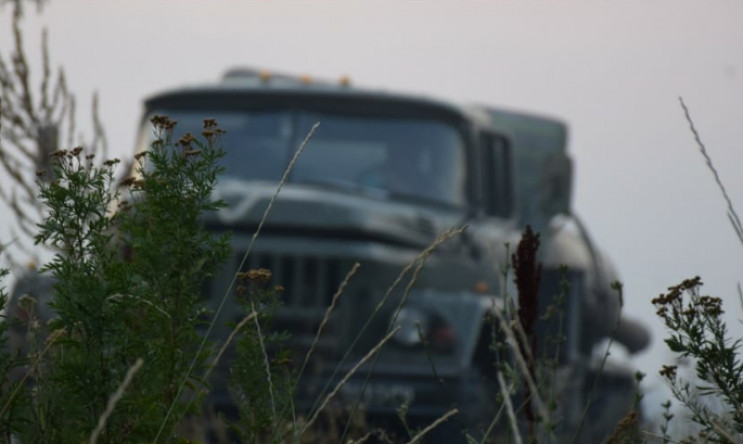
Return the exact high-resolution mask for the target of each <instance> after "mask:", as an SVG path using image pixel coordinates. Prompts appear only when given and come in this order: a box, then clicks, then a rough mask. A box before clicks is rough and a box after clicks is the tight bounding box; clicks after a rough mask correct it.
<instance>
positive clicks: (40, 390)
mask: <svg viewBox="0 0 743 444" xmlns="http://www.w3.org/2000/svg"><path fill="white" fill-rule="evenodd" d="M153 123H154V124H155V128H156V131H157V133H158V136H159V138H158V140H157V141H156V142H155V143H154V144H153V145H152V148H151V150H150V151H149V152H147V154H145V155H140V156H138V160H139V166H138V168H137V171H136V178H130V179H127V180H125V181H124V182H123V184H122V185H123V186H126V187H128V190H127V196H126V197H127V199H128V200H127V201H124V200H122V199H121V198H120V193H119V191H118V190H117V189H116V188H115V184H114V168H115V166H116V165H117V163H118V161H117V160H114V161H107V162H104V163H103V165H102V166H96V165H95V164H94V162H93V157H92V156H83V155H82V148H75V149H74V150H72V151H69V152H67V151H58V152H56V153H54V154H53V171H52V173H51V177H49V180H47V181H44V182H41V183H40V186H41V194H40V197H41V201H42V202H43V203H44V205H45V206H46V208H47V209H48V213H47V215H46V217H45V218H44V221H43V222H42V224H40V232H39V234H38V236H37V237H36V242H39V243H41V242H43V243H47V244H49V245H51V246H52V247H54V248H55V250H56V251H57V253H56V255H55V257H54V259H53V260H52V261H51V262H50V263H49V264H47V265H46V266H45V267H43V269H42V271H43V272H50V273H51V274H52V276H53V277H54V279H55V282H56V283H55V286H54V290H55V291H54V296H53V299H52V302H51V305H52V306H53V308H54V310H55V312H56V313H57V315H58V317H57V318H56V319H54V320H52V321H51V322H50V328H51V332H52V333H51V335H50V337H49V339H48V340H47V342H48V350H45V355H44V359H43V360H41V361H40V362H39V365H38V368H37V369H36V371H37V373H38V374H37V375H36V376H37V377H36V378H35V379H36V380H35V389H34V391H33V397H32V400H31V401H32V405H33V413H32V416H33V418H32V419H31V424H33V427H28V428H26V429H25V430H23V431H22V433H20V434H19V437H20V438H21V440H22V442H59V443H67V442H70V443H72V442H74V443H78V442H82V441H87V439H88V437H89V436H90V434H91V431H92V430H93V429H94V428H95V427H96V424H97V423H98V421H99V418H102V417H103V416H104V411H106V408H107V406H108V404H109V398H110V397H111V395H112V394H113V393H115V392H116V390H117V388H118V387H119V384H121V382H122V381H123V380H124V377H125V375H126V374H127V372H128V370H129V369H130V368H131V367H132V365H133V364H134V362H135V361H136V360H137V359H139V358H141V359H142V360H143V362H144V364H143V366H142V368H141V370H139V371H138V373H137V374H136V376H135V377H134V378H133V380H132V382H131V384H130V385H129V386H128V387H127V389H126V391H125V393H124V394H123V396H122V397H121V398H120V399H118V401H117V404H116V406H115V409H114V410H113V411H111V412H110V414H109V413H107V414H106V417H105V421H106V423H105V427H104V429H103V433H101V434H100V435H99V437H98V442H117V443H119V442H144V441H151V440H152V438H153V437H155V436H156V434H157V432H158V430H159V429H160V428H161V427H162V426H164V427H165V429H166V430H172V429H173V428H174V427H175V424H177V423H178V422H179V421H180V420H181V419H182V418H183V417H184V416H185V415H186V414H187V413H189V409H188V406H189V405H192V404H190V403H188V402H186V401H185V400H183V398H184V397H179V394H180V387H181V384H182V381H186V382H187V383H188V386H189V387H191V388H192V389H194V390H196V391H197V392H199V391H200V390H199V388H200V387H203V383H202V382H201V380H200V377H199V375H203V374H204V371H205V367H206V362H207V359H208V357H209V349H208V348H201V347H197V346H196V344H198V343H199V342H200V338H199V335H198V332H197V330H196V328H197V325H198V320H199V318H200V316H201V315H203V313H204V311H203V310H204V309H203V307H202V305H203V301H202V300H201V288H202V285H203V282H204V280H205V279H206V278H207V277H208V276H210V275H211V274H213V273H214V272H215V270H216V269H217V267H218V266H219V265H220V263H221V262H222V261H223V260H224V259H225V258H226V256H227V254H228V252H229V247H228V242H227V237H226V236H225V235H223V236H222V237H220V238H214V237H213V236H212V235H210V234H209V233H208V232H207V231H205V229H204V228H203V226H202V223H201V220H200V218H201V216H202V215H203V214H204V213H205V212H208V211H214V210H217V209H218V208H220V207H221V203H220V202H215V201H213V200H212V199H211V192H212V190H213V188H214V186H215V185H216V180H217V175H218V173H219V172H220V169H219V167H218V166H217V161H218V159H219V158H220V157H221V156H222V155H223V152H222V150H221V148H219V146H218V141H219V135H220V131H221V130H220V129H219V128H217V126H216V123H215V122H214V121H205V128H204V133H203V136H204V138H205V142H200V141H198V140H196V139H195V138H194V137H193V136H191V135H189V134H186V135H185V136H183V137H182V138H181V139H180V140H178V141H177V142H174V141H173V139H172V131H173V128H174V126H175V124H174V123H173V122H171V121H169V120H168V119H167V118H164V117H158V118H155V119H153ZM171 409H172V410H173V411H174V412H175V414H171V415H167V412H168V411H170V410H171ZM164 418H169V419H168V421H169V422H168V423H167V424H162V422H163V421H164Z"/></svg>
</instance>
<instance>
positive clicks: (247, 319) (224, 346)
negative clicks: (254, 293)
mask: <svg viewBox="0 0 743 444" xmlns="http://www.w3.org/2000/svg"><path fill="white" fill-rule="evenodd" d="M256 316H258V314H257V313H256V312H255V311H254V312H253V313H250V314H249V315H247V316H245V317H244V318H243V320H242V321H240V322H239V323H238V324H237V325H236V326H235V328H234V329H232V332H231V333H230V336H229V337H228V338H227V340H226V341H224V344H222V348H220V349H219V353H217V356H216V357H215V358H214V362H212V365H211V366H210V367H209V370H207V371H206V374H205V375H204V379H205V380H206V379H209V375H211V373H212V370H214V368H215V367H216V366H217V364H219V360H220V359H222V355H224V353H225V352H226V351H227V348H228V347H229V346H230V344H231V343H232V341H233V340H234V339H235V336H237V334H238V333H239V332H240V330H242V328H243V327H245V324H247V323H248V322H250V321H251V320H252V319H253V318H254V317H256Z"/></svg>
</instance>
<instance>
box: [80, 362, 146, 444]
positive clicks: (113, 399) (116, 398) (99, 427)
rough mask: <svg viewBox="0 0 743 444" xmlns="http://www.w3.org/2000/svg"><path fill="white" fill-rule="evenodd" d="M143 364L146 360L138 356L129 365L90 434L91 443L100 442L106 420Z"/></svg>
mask: <svg viewBox="0 0 743 444" xmlns="http://www.w3.org/2000/svg"><path fill="white" fill-rule="evenodd" d="M142 364H144V361H143V360H142V358H138V359H137V361H136V362H135V363H134V365H132V366H131V367H129V370H127V372H126V375H125V376H124V380H123V381H121V384H119V386H118V387H117V388H116V391H115V392H114V394H113V395H111V397H110V398H109V400H108V404H106V410H105V411H104V412H103V414H102V415H101V417H100V418H98V425H96V427H95V429H94V430H93V432H92V433H91V434H90V440H89V441H88V443H89V444H96V443H97V442H98V437H99V436H100V435H101V433H102V432H103V429H104V428H105V427H106V421H108V417H109V416H111V413H113V411H114V407H116V403H117V402H119V400H120V399H121V398H122V397H123V396H124V391H126V388H127V387H129V384H131V382H132V379H134V375H135V374H136V373H137V372H138V371H139V369H140V368H142Z"/></svg>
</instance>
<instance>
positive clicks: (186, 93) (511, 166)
mask: <svg viewBox="0 0 743 444" xmlns="http://www.w3.org/2000/svg"><path fill="white" fill-rule="evenodd" d="M156 114H165V115H168V116H169V117H171V118H172V119H174V120H176V121H178V131H179V132H180V131H182V132H186V131H190V132H192V133H194V134H197V133H198V132H200V130H201V124H202V119H203V118H206V117H208V118H214V119H216V120H217V122H219V124H220V126H221V127H222V128H223V129H225V130H226V133H225V134H224V135H223V137H222V144H223V146H224V148H225V149H226V151H227V154H226V157H225V158H224V162H223V166H224V167H225V172H224V175H223V177H222V178H221V180H220V182H219V184H218V188H217V190H216V195H217V197H218V198H221V199H223V200H224V201H226V202H227V204H228V207H227V208H225V209H223V210H221V211H219V212H218V213H215V214H213V215H212V216H210V217H209V218H208V219H207V220H205V224H206V226H207V227H209V229H211V230H214V231H215V232H221V231H225V230H228V231H231V232H232V233H233V235H232V245H233V255H232V257H231V259H230V260H229V261H228V262H227V263H226V264H225V266H224V267H223V271H222V272H221V274H219V275H217V276H215V277H214V278H213V279H211V280H210V281H209V283H208V285H207V288H205V297H206V298H207V301H208V302H207V303H208V304H209V305H210V306H211V307H212V308H216V307H217V305H218V303H219V300H220V299H221V297H222V295H224V294H225V292H226V291H227V290H228V287H229V284H230V282H231V281H232V277H233V276H234V273H235V272H236V271H246V270H248V269H255V268H267V269H270V270H271V272H272V275H273V283H275V284H280V285H282V286H283V287H285V291H284V292H283V295H282V301H281V302H282V304H281V307H280V308H279V309H278V311H277V313H276V315H275V320H274V324H273V328H274V329H276V330H279V331H287V332H289V333H290V339H288V341H287V344H286V345H287V346H288V347H289V348H290V349H292V350H293V351H294V353H295V354H296V356H304V354H305V353H306V352H307V351H308V349H309V347H310V344H311V343H312V341H313V339H314V338H315V335H316V332H317V329H318V327H319V325H320V323H321V321H322V319H323V316H324V314H325V311H326V309H327V308H328V306H329V304H330V303H331V299H332V297H333V295H334V293H335V292H336V290H337V289H338V287H339V285H340V283H341V281H342V280H343V279H344V277H345V276H346V274H347V273H348V272H349V270H350V269H351V267H352V266H353V264H354V263H356V262H359V263H360V264H361V267H360V269H359V271H358V272H357V274H356V275H355V276H353V278H352V279H351V280H350V281H349V282H348V285H347V287H346V288H345V290H344V293H343V295H342V296H341V297H340V298H339V301H338V304H337V306H336V307H335V309H334V310H333V312H332V315H331V316H330V319H329V322H328V326H327V328H326V331H325V332H324V333H323V335H322V336H321V337H320V338H319V342H318V344H317V347H316V349H315V350H314V353H313V355H312V359H311V365H310V366H309V367H308V369H307V371H306V372H305V373H304V374H303V375H302V379H301V381H300V384H299V387H298V390H297V395H296V404H297V407H298V409H299V410H300V411H301V412H304V413H307V412H309V411H310V410H311V409H313V408H314V407H316V406H317V400H318V398H319V397H320V396H322V395H323V394H324V393H326V390H327V387H328V386H332V385H334V384H335V382H337V381H338V380H339V379H340V377H341V376H342V375H345V373H346V372H347V371H348V370H349V369H350V368H351V367H352V366H353V365H355V364H356V362H358V360H359V359H360V358H361V357H362V356H363V355H365V354H366V353H367V352H368V351H369V350H370V349H371V348H372V347H373V346H374V345H376V344H377V342H378V341H379V340H380V339H381V338H382V337H383V336H384V335H385V334H386V333H387V332H388V331H390V329H391V328H392V327H399V330H398V331H397V332H396V333H395V334H394V336H393V337H392V339H391V340H390V341H389V342H388V343H387V344H386V345H385V346H384V348H383V349H382V351H381V352H380V354H379V355H378V357H377V358H376V359H375V360H374V361H373V363H369V364H367V365H366V366H364V367H363V368H362V369H361V370H360V371H359V372H357V373H356V375H355V376H354V377H353V378H352V379H351V380H350V381H349V382H348V383H347V384H346V385H345V386H344V387H343V388H342V389H341V391H340V394H339V399H340V401H341V403H342V404H343V405H344V406H346V407H353V406H355V405H359V404H360V405H362V407H363V411H364V414H365V415H366V416H367V419H368V421H370V422H371V423H376V424H383V425H385V426H388V427H389V426H390V424H399V419H397V414H398V409H399V408H400V407H401V406H402V405H405V408H406V409H407V418H408V422H409V424H410V425H411V426H425V425H427V424H428V423H430V422H431V421H433V420H435V419H436V418H438V417H440V416H441V415H442V414H443V413H445V412H446V411H447V410H449V409H450V408H451V406H456V407H457V408H458V409H459V414H458V415H457V416H456V417H455V418H453V419H451V420H449V421H447V423H446V424H445V425H444V426H442V427H440V428H439V429H438V431H437V433H438V434H437V435H432V439H433V440H434V441H436V440H439V441H444V440H446V441H447V442H448V441H449V440H452V439H457V440H463V439H464V438H463V435H462V431H463V430H467V431H468V432H469V433H471V434H472V435H473V436H476V437H478V436H482V434H483V433H484V431H485V430H486V429H487V428H488V427H489V425H490V422H491V421H492V419H493V418H494V417H495V414H496V412H497V411H498V409H499V407H500V405H499V404H500V403H499V402H498V401H497V394H498V390H499V389H498V383H497V381H496V377H495V366H494V360H495V358H496V356H495V352H494V351H493V349H492V347H491V345H492V340H493V333H492V332H493V327H492V325H493V323H492V313H493V311H494V310H503V309H504V307H506V305H507V304H506V303H505V298H506V297H510V298H514V299H515V296H516V290H515V287H514V285H513V278H512V276H506V275H505V274H504V272H503V270H504V267H505V265H506V264H507V262H508V261H509V260H510V258H509V257H508V253H509V247H507V245H510V248H511V252H512V250H513V248H515V246H516V244H517V243H518V241H519V238H520V236H521V233H522V232H523V230H524V229H525V227H526V226H527V225H530V226H531V227H532V228H533V229H534V230H535V231H537V232H539V233H540V235H541V242H542V247H541V248H540V250H539V257H538V259H539V260H540V261H541V263H542V264H543V270H542V279H541V285H540V293H539V304H538V305H539V312H540V314H544V311H545V310H546V308H547V306H549V305H550V304H551V303H553V302H554V298H555V296H556V295H558V294H560V292H561V290H560V288H561V287H560V282H561V281H563V280H566V281H567V282H568V283H569V290H568V292H567V294H566V295H565V298H564V303H563V306H562V309H563V310H564V319H563V321H562V322H560V327H559V328H560V329H561V330H562V334H564V335H565V336H566V340H565V341H564V342H563V343H562V344H561V345H560V350H559V355H558V356H559V365H558V369H557V371H556V372H555V374H556V375H558V377H557V378H555V382H554V384H555V387H556V390H558V391H559V393H560V396H559V399H561V401H562V402H561V405H560V408H559V410H558V412H557V413H556V414H557V415H558V416H559V417H560V419H561V425H560V427H559V428H558V436H564V437H568V436H571V435H572V433H573V432H574V430H575V429H576V428H577V426H578V424H579V423H580V422H581V419H582V418H583V417H584V415H583V408H584V406H585V404H586V402H587V400H588V398H589V392H591V391H592V387H593V384H594V381H595V380H596V378H597V377H599V375H598V374H597V372H598V367H599V366H598V363H597V360H596V359H595V356H594V349H595V348H596V346H597V344H599V343H601V342H602V341H605V340H606V338H607V337H608V336H610V335H611V334H612V333H613V332H614V330H615V326H618V327H617V328H616V339H617V341H618V342H619V343H621V344H622V345H623V346H624V347H625V348H626V349H627V350H628V352H629V353H634V352H637V351H639V350H641V349H643V348H644V347H645V346H646V345H647V343H648V341H649V336H648V333H647V331H646V330H645V329H644V328H643V326H641V325H639V324H637V323H635V322H633V321H630V320H628V319H625V318H622V317H621V316H622V315H621V313H620V304H619V300H618V297H617V293H616V291H614V290H612V289H611V286H610V284H611V282H612V281H614V280H616V279H617V275H616V272H615V270H614V268H613V266H612V265H611V263H610V261H609V260H608V258H607V257H606V255H605V254H603V253H602V252H601V251H600V250H599V249H598V247H597V246H596V245H595V244H594V242H593V241H592V240H591V238H590V236H589V234H588V232H587V230H586V228H585V227H584V225H583V224H582V223H581V221H580V219H579V218H578V217H577V216H576V215H575V214H574V212H573V211H572V206H571V197H572V190H571V186H572V176H573V171H572V162H571V159H570V156H569V155H568V153H567V151H566V146H567V140H568V129H567V126H566V125H565V124H564V123H563V122H561V121H559V120H557V119H553V118H547V117H541V116H535V115H531V114H526V113H520V112H511V111H505V110H502V109H497V108H492V107H489V106H481V105H459V104H455V103H450V102H447V101H441V100H435V99H431V98H427V97H419V96H414V95H406V94H398V93H389V92H384V91H374V90H366V89H361V88H356V87H353V86H351V85H350V83H349V82H348V81H347V80H346V79H343V80H341V81H339V82H329V81H318V80H314V79H311V78H309V77H305V76H290V75H282V74H274V73H270V72H266V71H257V70H252V69H235V70H231V71H229V72H228V73H227V74H226V75H225V76H224V77H223V79H221V81H219V82H216V83H211V84H207V85H202V86H194V87H187V88H179V89H174V90H170V91H166V92H162V93H160V94H157V95H154V96H152V97H150V98H149V99H147V100H146V102H145V113H144V116H143V119H142V123H141V129H140V137H139V142H138V150H139V151H142V150H145V149H147V148H148V146H149V144H150V143H151V142H152V140H153V137H154V135H153V131H152V129H151V127H150V125H149V119H150V117H151V116H153V115H156ZM316 122H320V127H319V129H318V130H317V131H316V133H315V134H314V136H313V137H312V139H311V140H310V142H309V144H308V145H307V148H306V150H305V152H304V153H303V154H302V155H301V157H300V158H299V160H298V161H297V163H296V165H295V166H294V168H293V169H292V170H291V171H290V173H289V176H288V180H287V182H286V184H285V186H284V188H283V189H282V191H281V195H280V196H279V198H278V200H277V201H276V202H275V205H274V207H273V209H272V211H271V213H270V214H269V216H268V218H267V220H266V221H265V225H264V226H263V229H262V232H261V234H260V236H259V237H258V239H257V241H256V243H255V245H254V247H253V248H252V250H251V251H250V254H249V256H248V258H247V261H246V264H245V265H243V267H242V270H241V269H240V264H241V263H242V260H243V256H245V254H246V252H247V250H248V246H249V244H250V242H251V238H252V235H253V233H254V232H255V230H256V229H257V227H258V224H259V222H260V220H261V218H262V216H263V214H264V212H265V209H266V207H267V205H268V203H269V201H270V200H271V197H272V195H273V194H274V193H275V191H276V186H277V183H278V181H279V179H280V178H281V177H282V174H283V173H284V171H285V169H286V168H287V166H288V164H289V162H290V160H291V158H292V157H293V155H294V154H295V151H296V149H297V147H298V146H299V145H300V143H301V141H302V140H303V139H304V137H305V136H306V135H307V133H308V131H309V130H310V128H311V127H312V126H313V125H314V124H315V123H316ZM464 225H466V226H467V228H466V230H465V231H464V232H463V233H462V234H461V235H458V236H455V237H453V238H452V239H450V240H448V241H447V242H445V243H443V244H442V245H440V246H439V247H438V248H436V250H435V251H434V252H433V253H432V254H431V255H430V257H428V259H427V261H426V264H425V266H424V267H423V268H422V270H421V272H420V274H419V275H418V276H417V278H416V280H415V282H414V284H413V286H412V287H411V289H410V292H409V294H408V295H407V296H406V299H405V303H404V304H402V306H401V308H399V309H398V307H399V306H400V303H401V301H402V298H403V297H405V293H406V292H405V285H400V286H397V287H395V288H394V289H393V290H392V291H391V292H390V294H389V296H386V295H387V293H388V290H389V289H390V287H391V286H392V284H393V282H394V281H395V279H396V278H397V277H398V275H400V273H401V271H402V270H403V269H404V268H405V267H406V266H407V265H408V264H410V263H411V262H413V261H414V260H415V259H416V257H418V255H419V254H420V253H421V251H422V250H424V249H425V248H427V247H428V246H430V245H431V244H432V243H434V242H435V241H436V239H437V237H438V236H439V235H441V234H442V233H444V232H445V231H446V230H448V229H450V228H452V227H460V226H464ZM563 265H565V266H566V267H567V271H564V270H562V269H561V266H563ZM408 277H410V274H408ZM405 282H406V283H407V281H405ZM25 290H28V289H25ZM241 317H242V314H241V312H240V310H239V309H238V307H237V305H236V303H235V302H234V298H230V299H229V300H228V303H227V305H226V306H225V307H224V309H223V310H222V311H221V313H220V315H219V321H218V325H219V326H222V325H224V324H225V323H227V322H229V321H239V320H240V318H241ZM546 324H549V325H548V326H546V327H543V328H542V330H540V334H541V335H550V334H552V335H557V334H560V332H558V331H555V328H556V327H557V326H556V324H555V322H554V321H552V322H551V323H546ZM228 334H229V329H228V328H227V327H218V328H217V330H216V331H215V333H213V336H212V337H213V339H217V340H219V339H224V338H226V337H227V335H228ZM540 343H546V341H540ZM228 373H229V367H228V366H223V368H221V369H220V371H219V372H217V376H216V377H215V379H214V380H213V385H214V390H213V392H212V394H211V399H210V401H211V402H212V403H213V404H215V405H216V406H217V408H219V409H224V410H229V408H230V407H229V406H230V404H231V400H230V396H229V390H228V389H227V385H226V384H225V383H224V381H225V380H226V378H227V376H228ZM633 375H634V372H633V370H632V369H631V368H630V367H629V366H626V365H622V364H621V363H610V364H609V365H607V366H606V367H605V368H604V369H603V373H602V374H601V375H600V379H599V384H598V386H597V387H598V389H597V391H596V392H595V393H594V395H593V398H594V400H593V403H592V404H591V406H590V409H589V413H588V415H587V417H586V421H585V425H584V426H583V431H582V434H581V439H580V442H586V443H589V442H590V443H593V442H601V441H602V440H603V439H604V438H605V437H606V436H608V434H609V433H610V432H611V430H612V429H613V427H614V425H615V424H616V422H617V421H618V420H619V419H621V417H622V416H623V415H624V414H625V413H626V412H627V411H628V410H629V409H630V407H631V405H632V402H633V396H634V393H635V390H636V387H635V385H636V383H635V380H634V376H633ZM502 422H503V424H501V425H497V427H496V428H504V427H505V425H504V424H505V420H504V421H502ZM492 436H495V435H492Z"/></svg>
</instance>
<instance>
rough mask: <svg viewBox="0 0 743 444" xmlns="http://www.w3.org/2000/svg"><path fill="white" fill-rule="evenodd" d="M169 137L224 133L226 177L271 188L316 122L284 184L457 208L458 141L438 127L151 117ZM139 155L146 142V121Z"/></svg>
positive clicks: (278, 114)
mask: <svg viewBox="0 0 743 444" xmlns="http://www.w3.org/2000/svg"><path fill="white" fill-rule="evenodd" d="M154 114H166V115H168V116H169V117H170V118H172V119H174V120H176V121H177V122H178V126H177V127H176V134H178V135H179V134H182V133H185V132H191V133H193V134H195V135H196V134H200V133H201V131H202V122H203V119H204V118H215V119H216V120H217V122H218V123H219V126H220V127H221V128H223V129H224V130H226V134H224V135H223V138H222V146H223V147H224V149H225V150H226V151H227V155H226V156H225V157H224V159H223V166H224V167H225V176H226V177H232V178H237V179H241V180H248V181H268V182H272V183H276V182H278V180H279V179H280V178H281V176H282V174H283V173H284V170H285V168H286V167H287V165H288V164H289V161H290V160H291V158H292V156H293V155H294V152H295V151H296V149H297V148H298V147H299V144H300V143H301V141H302V139H303V138H304V137H305V136H306V134H307V133H308V132H309V130H310V128H311V127H312V125H313V124H315V123H316V122H320V127H319V128H318V130H317V132H316V133H315V135H314V136H313V137H312V140H311V141H310V142H309V144H308V145H307V148H306V150H305V151H304V153H303V154H302V156H301V157H300V158H299V160H298V161H297V163H296V165H295V166H294V169H293V170H292V172H291V174H290V176H289V182H290V183H302V184H307V185H312V186H322V187H330V188H334V189H339V190H342V191H345V192H356V193H362V194H368V195H374V196H381V197H389V198H403V199H418V200H424V201H429V202H432V203H439V204H447V205H454V206H463V205H464V203H465V177H464V171H465V165H464V162H465V160H464V142H463V140H462V136H461V134H460V133H459V131H457V129H456V128H455V127H454V126H452V125H450V124H447V123H445V122H443V121H440V120H431V119H416V118H394V119H393V118H381V117H359V116H342V115H338V114H326V113H317V112H308V111H307V112H305V111H240V112H237V111H221V112H213V111H182V110H180V111H176V112H168V111H163V112H158V113H154ZM143 131H144V137H142V144H143V146H141V147H140V149H145V148H146V147H147V146H148V145H149V143H150V142H151V141H152V139H153V137H154V136H153V135H152V129H151V128H150V125H149V121H148V122H147V123H146V127H145V129H144V130H143Z"/></svg>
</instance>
